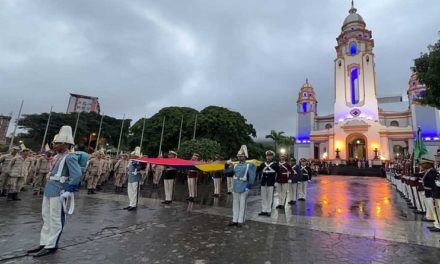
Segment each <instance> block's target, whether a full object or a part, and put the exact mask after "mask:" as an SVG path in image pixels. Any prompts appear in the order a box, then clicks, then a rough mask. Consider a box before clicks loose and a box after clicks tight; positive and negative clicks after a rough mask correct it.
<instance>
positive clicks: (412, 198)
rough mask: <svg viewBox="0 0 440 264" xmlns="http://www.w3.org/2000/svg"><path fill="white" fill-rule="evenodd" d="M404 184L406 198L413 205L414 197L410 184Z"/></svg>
mask: <svg viewBox="0 0 440 264" xmlns="http://www.w3.org/2000/svg"><path fill="white" fill-rule="evenodd" d="M405 185H406V186H405V187H406V193H407V194H408V198H409V200H410V201H411V205H412V206H415V199H414V196H413V193H412V191H411V186H409V184H405Z"/></svg>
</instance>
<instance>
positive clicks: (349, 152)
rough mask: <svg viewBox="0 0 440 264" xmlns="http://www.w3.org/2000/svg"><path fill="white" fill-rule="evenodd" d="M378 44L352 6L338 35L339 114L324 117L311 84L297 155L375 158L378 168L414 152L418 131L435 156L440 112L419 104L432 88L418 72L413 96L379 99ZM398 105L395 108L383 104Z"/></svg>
mask: <svg viewBox="0 0 440 264" xmlns="http://www.w3.org/2000/svg"><path fill="white" fill-rule="evenodd" d="M373 48H374V40H373V38H372V32H371V31H370V30H368V29H367V28H366V24H365V22H364V20H363V18H362V17H361V16H360V15H359V14H358V13H357V10H356V8H354V7H353V6H352V8H351V9H350V11H349V15H348V16H347V18H346V19H345V20H344V23H343V25H342V30H341V33H340V35H339V36H338V37H337V46H336V58H335V60H334V73H335V74H334V77H335V80H334V86H335V87H334V89H335V95H334V98H333V101H334V112H333V114H329V115H325V116H320V115H318V110H317V103H318V102H317V99H316V95H315V92H314V89H313V87H312V85H311V84H310V83H309V81H308V80H306V82H305V84H304V85H303V86H302V87H301V89H300V92H299V95H298V100H297V113H298V131H297V144H295V156H296V157H299V158H312V159H326V160H331V161H335V163H339V161H341V163H343V162H344V161H346V160H370V161H375V162H374V163H376V164H381V162H383V161H389V160H394V159H397V158H399V157H403V156H408V155H410V154H411V153H412V152H413V150H414V139H415V135H416V132H417V130H418V128H419V127H420V128H421V130H422V138H423V140H424V141H425V142H426V145H427V149H428V152H429V154H428V155H429V157H430V158H434V155H436V154H437V149H438V148H439V146H440V119H439V111H438V110H437V109H435V108H433V107H429V106H424V105H421V104H419V103H418V100H417V99H419V98H422V97H423V96H424V94H425V90H426V87H425V86H424V85H423V84H421V83H419V81H418V80H417V76H416V74H412V76H411V77H410V80H409V82H408V88H407V89H406V92H407V96H406V97H407V98H408V100H406V98H405V99H404V98H403V97H402V98H400V97H396V98H392V97H389V98H383V99H381V100H378V97H377V87H376V70H375V66H376V65H375V56H374V53H373ZM390 102H397V103H398V105H396V106H398V107H395V109H392V110H391V109H386V108H385V107H386V106H383V105H382V104H388V103H390Z"/></svg>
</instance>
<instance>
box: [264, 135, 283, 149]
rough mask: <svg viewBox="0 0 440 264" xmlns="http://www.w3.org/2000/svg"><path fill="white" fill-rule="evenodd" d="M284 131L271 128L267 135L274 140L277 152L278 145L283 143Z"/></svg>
mask: <svg viewBox="0 0 440 264" xmlns="http://www.w3.org/2000/svg"><path fill="white" fill-rule="evenodd" d="M283 134H284V131H280V132H277V131H275V130H271V131H270V134H269V135H266V138H270V139H272V140H273V141H274V148H275V153H277V150H278V145H279V144H280V143H281V141H282V139H283V137H284V136H283Z"/></svg>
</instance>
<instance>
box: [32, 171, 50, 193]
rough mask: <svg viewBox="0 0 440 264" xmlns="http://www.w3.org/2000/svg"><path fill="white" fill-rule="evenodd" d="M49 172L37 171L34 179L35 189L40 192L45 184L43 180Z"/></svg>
mask: <svg viewBox="0 0 440 264" xmlns="http://www.w3.org/2000/svg"><path fill="white" fill-rule="evenodd" d="M46 175H47V173H37V174H35V180H34V191H36V192H39V191H40V190H41V187H42V186H43V182H45V180H46Z"/></svg>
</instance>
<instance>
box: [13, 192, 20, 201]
mask: <svg viewBox="0 0 440 264" xmlns="http://www.w3.org/2000/svg"><path fill="white" fill-rule="evenodd" d="M12 200H14V201H21V199H20V198H18V193H14V195H12Z"/></svg>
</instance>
